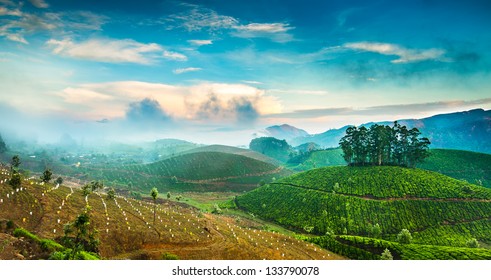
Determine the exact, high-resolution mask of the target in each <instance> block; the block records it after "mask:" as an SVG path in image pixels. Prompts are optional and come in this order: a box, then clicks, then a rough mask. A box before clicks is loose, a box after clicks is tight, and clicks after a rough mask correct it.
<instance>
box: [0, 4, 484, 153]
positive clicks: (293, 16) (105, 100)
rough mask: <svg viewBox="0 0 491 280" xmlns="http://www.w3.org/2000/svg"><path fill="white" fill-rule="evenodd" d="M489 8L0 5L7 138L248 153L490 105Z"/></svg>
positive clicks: (2, 118)
mask: <svg viewBox="0 0 491 280" xmlns="http://www.w3.org/2000/svg"><path fill="white" fill-rule="evenodd" d="M490 27H491V2H490V1H472V0H470V1H438V0H420V1H418V0H414V1H383V0H381V1H326V0H323V1H314V0H304V1H288V0H281V1H280V0H278V1H276V0H271V1H257V0H249V1H234V0H229V1H219V0H215V1H213V0H208V1H207V0H205V1H203V0H202V1H185V2H183V1H163V0H160V1H157V0H140V1H124V0H120V1H94V0H84V1H64V0H24V1H16V0H0V133H2V134H6V133H8V134H16V135H18V136H22V137H32V138H35V139H38V140H40V141H56V140H57V139H59V138H60V136H61V135H63V134H65V133H68V134H70V135H72V136H73V137H74V138H76V139H82V138H84V139H98V140H97V141H101V140H115V139H116V140H124V139H135V140H149V141H150V140H154V139H158V138H180V139H184V140H189V141H193V142H199V143H208V144H212V143H220V144H229V145H247V144H248V143H249V141H250V140H251V138H252V137H253V135H261V131H263V130H264V128H265V127H267V126H270V125H279V124H284V123H287V124H290V125H293V126H296V127H298V128H302V129H305V130H306V131H307V132H309V133H321V132H324V131H326V130H328V129H331V128H339V127H342V126H344V125H348V124H354V125H359V124H362V123H366V122H371V121H386V120H389V121H391V120H396V119H403V118H422V117H429V116H431V115H435V114H440V113H449V112H456V111H464V110H469V109H474V108H483V109H490V107H491V32H489V29H490Z"/></svg>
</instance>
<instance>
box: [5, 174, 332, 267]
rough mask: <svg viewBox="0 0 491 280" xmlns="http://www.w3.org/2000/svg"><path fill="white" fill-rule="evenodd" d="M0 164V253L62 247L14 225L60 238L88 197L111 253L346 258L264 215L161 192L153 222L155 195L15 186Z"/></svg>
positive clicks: (29, 253) (106, 253)
mask: <svg viewBox="0 0 491 280" xmlns="http://www.w3.org/2000/svg"><path fill="white" fill-rule="evenodd" d="M0 171H1V172H0V244H2V246H1V248H2V250H0V259H24V258H26V259H38V258H47V257H49V255H50V253H52V252H53V251H56V250H57V248H45V249H43V248H39V246H38V245H36V244H32V242H29V241H28V240H27V239H25V238H24V239H21V238H17V237H14V236H13V235H12V231H13V229H14V228H17V227H23V228H25V229H27V230H29V231H30V232H32V233H34V234H36V235H37V236H38V237H39V238H43V239H44V238H46V239H53V240H56V241H58V242H61V239H60V238H61V237H62V236H63V229H64V225H65V224H66V223H68V222H73V221H74V220H75V218H76V217H77V216H78V215H79V214H81V213H82V211H83V210H84V209H85V207H86V205H89V206H90V208H91V210H90V212H89V213H90V217H91V220H90V226H91V227H92V226H94V227H95V228H96V229H97V230H98V233H97V238H98V239H99V240H100V241H101V243H100V245H99V254H100V256H101V257H102V258H104V259H161V258H162V256H163V255H164V254H166V253H172V254H175V255H177V256H178V257H179V258H180V259H332V258H340V257H339V256H336V255H334V254H332V253H330V252H328V251H326V250H322V249H320V248H319V247H317V246H313V245H312V244H310V243H305V242H302V241H299V240H296V239H294V238H292V237H290V236H285V235H282V234H277V233H273V232H267V231H264V230H262V229H261V228H262V224H259V223H257V222H253V221H250V220H247V219H240V220H239V219H235V218H233V217H228V216H223V215H214V214H210V213H202V212H200V211H199V210H198V209H196V208H193V207H190V206H188V205H185V204H182V203H179V202H176V201H175V200H174V199H172V200H163V199H161V198H159V199H158V200H157V205H156V207H155V209H156V215H155V223H154V221H153V218H154V214H153V209H154V205H153V203H151V202H149V201H139V200H134V199H131V198H126V197H124V196H116V197H115V198H113V199H111V198H108V196H107V195H106V194H104V193H91V194H89V195H88V196H87V197H86V198H85V196H83V195H82V192H81V190H79V189H76V188H69V187H65V186H59V187H57V186H53V185H51V184H46V185H41V184H40V183H39V182H38V181H37V180H26V181H23V184H22V188H18V189H16V190H15V189H13V188H12V186H10V185H8V184H7V183H6V180H7V179H8V178H9V174H8V171H6V170H0ZM41 247H42V246H41Z"/></svg>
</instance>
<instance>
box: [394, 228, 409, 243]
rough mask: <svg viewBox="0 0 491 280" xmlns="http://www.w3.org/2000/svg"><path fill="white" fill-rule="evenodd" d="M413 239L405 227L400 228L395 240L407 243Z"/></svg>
mask: <svg viewBox="0 0 491 280" xmlns="http://www.w3.org/2000/svg"><path fill="white" fill-rule="evenodd" d="M412 240H413V237H412V236H411V233H410V232H409V230H407V229H402V230H401V232H399V234H398V235H397V242H399V243H402V244H409V243H411V241H412Z"/></svg>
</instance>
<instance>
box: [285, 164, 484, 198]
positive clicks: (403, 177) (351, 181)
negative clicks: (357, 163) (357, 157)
mask: <svg viewBox="0 0 491 280" xmlns="http://www.w3.org/2000/svg"><path fill="white" fill-rule="evenodd" d="M277 183H279V184H281V183H283V184H293V185H297V186H302V187H306V188H312V189H318V190H322V191H325V192H334V193H341V194H349V195H357V196H373V197H376V198H387V197H398V198H401V197H425V198H441V199H450V198H472V199H491V190H490V189H486V188H482V187H479V186H476V185H472V184H469V183H466V182H463V181H459V180H456V179H452V178H450V177H447V176H445V175H441V174H438V173H435V172H430V171H425V170H419V169H409V168H399V167H389V166H380V167H326V168H319V169H315V170H309V171H306V172H303V173H300V174H296V175H293V176H290V177H288V178H285V179H282V180H279V181H278V182H277Z"/></svg>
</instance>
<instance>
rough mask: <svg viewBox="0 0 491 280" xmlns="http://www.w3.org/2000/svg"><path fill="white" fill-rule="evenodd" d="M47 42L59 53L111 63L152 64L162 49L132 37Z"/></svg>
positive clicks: (53, 50) (54, 51) (53, 40)
mask: <svg viewBox="0 0 491 280" xmlns="http://www.w3.org/2000/svg"><path fill="white" fill-rule="evenodd" d="M46 44H47V45H48V46H49V47H51V48H52V52H53V53H54V54H57V55H61V56H67V57H72V58H76V59H86V60H93V61H100V62H110V63H136V64H151V63H152V62H153V61H154V58H153V57H154V56H153V55H154V54H155V52H157V51H162V47H161V46H160V45H158V44H155V43H149V44H143V43H139V42H136V41H134V40H130V39H126V40H116V39H89V40H87V41H83V42H75V41H73V40H72V39H70V38H65V39H63V40H55V39H51V40H49V41H48V42H47V43H46Z"/></svg>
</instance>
